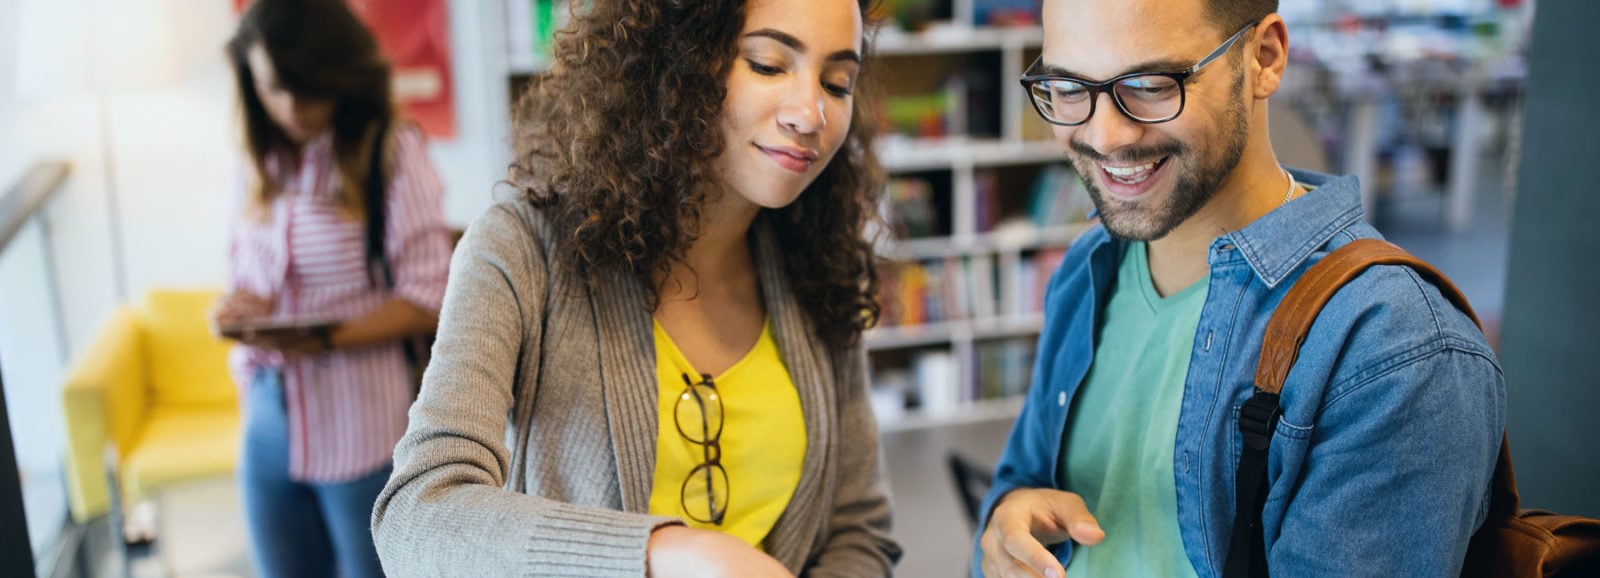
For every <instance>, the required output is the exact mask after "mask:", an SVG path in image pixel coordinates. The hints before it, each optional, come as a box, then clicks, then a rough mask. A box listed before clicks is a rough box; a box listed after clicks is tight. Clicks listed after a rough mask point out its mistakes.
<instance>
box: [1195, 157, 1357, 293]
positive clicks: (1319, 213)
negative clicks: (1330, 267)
mask: <svg viewBox="0 0 1600 578" xmlns="http://www.w3.org/2000/svg"><path fill="white" fill-rule="evenodd" d="M1289 172H1290V174H1292V175H1294V179H1295V181H1296V182H1298V183H1300V184H1302V185H1305V186H1307V187H1309V188H1311V189H1313V190H1312V191H1311V192H1309V193H1307V194H1306V195H1305V196H1302V197H1300V198H1298V199H1295V200H1294V201H1292V202H1289V203H1286V204H1284V205H1283V206H1281V207H1278V208H1277V209H1274V210H1273V211H1272V212H1270V213H1267V214H1266V215H1263V216H1262V217H1261V218H1259V219H1256V220H1255V222H1253V223H1250V224H1249V225H1248V226H1246V227H1245V228H1243V229H1240V230H1238V231H1233V232H1230V233H1226V234H1224V235H1222V236H1221V237H1218V238H1217V240H1216V241H1214V242H1213V243H1212V248H1213V249H1216V248H1217V247H1218V246H1219V245H1222V244H1230V243H1231V244H1233V245H1234V246H1236V247H1238V248H1239V254H1240V255H1242V256H1243V257H1244V259H1245V261H1246V262H1248V263H1249V264H1250V269H1251V270H1253V271H1254V272H1255V274H1256V276H1258V277H1260V278H1261V280H1262V281H1263V282H1265V283H1266V284H1267V287H1277V285H1278V283H1280V282H1282V281H1283V279H1284V278H1285V277H1288V276H1289V274H1290V273H1292V272H1294V271H1295V270H1296V269H1297V268H1299V266H1300V264H1301V263H1303V262H1305V260H1306V259H1308V258H1310V257H1311V255H1312V254H1313V253H1315V252H1316V251H1317V249H1320V248H1321V247H1322V246H1323V245H1326V244H1327V242H1328V240H1329V239H1332V238H1333V236H1334V235H1336V234H1338V233H1339V232H1340V231H1343V230H1345V229H1347V228H1349V227H1350V225H1352V224H1354V223H1356V222H1357V221H1360V220H1361V216H1362V212H1361V186H1360V182H1359V181H1357V180H1356V178H1355V177H1354V176H1350V175H1346V176H1339V177H1335V176H1330V175H1324V174H1319V173H1313V172H1309V171H1300V170H1295V169H1290V171H1289ZM1212 254H1213V255H1214V254H1216V251H1215V250H1213V251H1212Z"/></svg>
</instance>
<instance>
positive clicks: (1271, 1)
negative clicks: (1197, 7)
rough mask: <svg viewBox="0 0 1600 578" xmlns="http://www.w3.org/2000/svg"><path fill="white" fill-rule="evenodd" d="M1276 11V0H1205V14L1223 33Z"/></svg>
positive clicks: (1234, 30) (1225, 33)
mask: <svg viewBox="0 0 1600 578" xmlns="http://www.w3.org/2000/svg"><path fill="white" fill-rule="evenodd" d="M1277 11H1278V0H1206V16H1208V17H1210V19H1211V22H1212V23H1213V24H1216V25H1217V26H1218V27H1219V28H1221V29H1222V33H1223V34H1224V35H1227V34H1233V33H1234V32H1238V31H1239V29H1240V28H1244V25H1246V24H1249V23H1251V22H1255V21H1257V20H1260V19H1262V18H1266V17H1267V15H1268V14H1271V13H1273V12H1277Z"/></svg>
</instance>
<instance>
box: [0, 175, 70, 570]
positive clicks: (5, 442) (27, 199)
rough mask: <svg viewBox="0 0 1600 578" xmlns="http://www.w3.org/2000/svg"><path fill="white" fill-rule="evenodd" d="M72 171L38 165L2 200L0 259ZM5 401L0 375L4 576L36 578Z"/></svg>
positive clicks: (1, 566)
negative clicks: (4, 537) (14, 238)
mask: <svg viewBox="0 0 1600 578" xmlns="http://www.w3.org/2000/svg"><path fill="white" fill-rule="evenodd" d="M70 170H71V167H70V165H68V164H67V163H66V162H41V163H36V164H34V165H33V166H32V167H30V168H29V170H28V172H27V174H26V175H24V176H23V177H22V180H21V181H19V182H17V184H16V185H14V186H12V187H11V188H10V189H8V190H7V191H6V193H5V195H4V196H0V255H3V254H5V252H6V249H7V247H8V246H9V245H10V243H11V240H12V238H13V237H15V236H16V234H17V233H18V232H19V231H21V230H22V228H23V227H24V226H25V225H27V224H28V222H29V221H31V220H32V219H34V218H36V217H37V216H38V215H39V214H40V209H41V208H42V207H44V205H45V203H46V202H48V201H49V200H50V198H51V197H53V196H54V195H55V194H56V193H57V192H58V191H60V190H61V185H62V183H64V182H65V181H66V179H67V173H69V172H70ZM47 237H48V236H47ZM46 242H47V243H48V240H47V241H46ZM47 246H48V245H47ZM51 282H52V283H53V280H51ZM5 399H6V398H5V378H4V376H3V375H0V534H4V535H6V536H7V537H8V538H7V539H5V540H0V576H32V575H34V571H35V569H36V568H35V566H34V559H33V548H32V546H31V544H32V542H31V541H30V540H29V539H28V519H27V513H26V512H25V511H24V508H23V503H22V480H21V476H20V475H19V472H18V468H17V451H16V445H15V440H13V439H12V435H11V417H10V413H9V410H8V408H6V403H5Z"/></svg>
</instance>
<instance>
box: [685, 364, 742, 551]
mask: <svg viewBox="0 0 1600 578" xmlns="http://www.w3.org/2000/svg"><path fill="white" fill-rule="evenodd" d="M683 385H684V390H683V393H681V394H678V401H677V402H676V403H674V404H673V408H672V413H673V417H674V419H673V422H674V423H675V424H676V425H677V426H678V435H681V436H683V439H686V440H689V442H690V443H694V444H696V445H699V446H700V448H701V450H702V452H703V454H702V455H703V457H704V461H702V462H701V463H700V465H697V466H695V467H694V469H692V470H689V476H688V477H687V478H685V479H684V480H683V488H682V489H680V490H679V492H678V500H679V503H680V504H681V505H682V506H683V512H684V514H686V515H688V516H689V517H690V518H691V519H693V520H694V521H696V522H700V523H702V524H715V525H718V526H721V525H722V519H723V517H724V516H726V515H727V513H728V496H729V486H728V470H727V469H725V468H723V467H722V442H721V440H722V394H720V393H718V392H717V384H716V383H715V382H713V381H712V380H711V376H710V375H709V374H701V375H700V381H695V380H693V379H691V378H690V377H689V374H687V373H685V374H683Z"/></svg>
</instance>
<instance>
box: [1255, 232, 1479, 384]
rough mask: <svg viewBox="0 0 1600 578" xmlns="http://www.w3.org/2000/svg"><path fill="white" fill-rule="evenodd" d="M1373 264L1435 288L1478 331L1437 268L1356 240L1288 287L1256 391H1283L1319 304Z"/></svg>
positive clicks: (1381, 244)
mask: <svg viewBox="0 0 1600 578" xmlns="http://www.w3.org/2000/svg"><path fill="white" fill-rule="evenodd" d="M1373 265H1404V266H1406V267H1410V268H1411V270H1413V271H1416V272H1417V274H1419V275H1422V277H1423V279H1425V280H1426V281H1428V283H1430V284H1432V285H1433V286H1434V287H1438V288H1439V292H1440V293H1443V294H1444V296H1445V298H1446V299H1449V300H1450V302H1451V303H1454V304H1455V306H1456V307H1458V308H1460V309H1461V310H1462V311H1464V312H1466V314H1467V316H1468V317H1471V318H1472V322H1473V323H1478V326H1479V327H1480V328H1481V327H1482V326H1483V324H1482V323H1479V322H1478V316H1477V314H1475V313H1473V312H1472V306H1471V305H1469V304H1467V298H1466V297H1465V296H1463V295H1462V294H1461V291H1460V290H1459V289H1456V286H1455V284H1454V283H1451V282H1450V279H1448V278H1446V277H1445V276H1444V274H1442V273H1440V272H1439V270H1438V269H1434V268H1433V266H1432V265H1429V264H1428V263H1427V262H1426V261H1423V260H1422V259H1418V258H1417V257H1416V256H1414V255H1412V254H1411V253H1408V252H1406V250H1405V249H1401V248H1400V247H1397V246H1395V245H1394V244H1393V243H1390V242H1388V241H1383V240H1379V239H1357V240H1355V241H1351V242H1350V244H1348V245H1345V246H1343V247H1340V248H1338V249H1337V250H1335V251H1334V252H1332V253H1329V254H1328V256H1326V257H1323V258H1322V260H1321V261H1318V262H1317V264H1315V265H1312V266H1311V269H1310V270H1309V271H1306V274H1305V275H1304V276H1301V277H1300V280H1299V281H1296V282H1295V284H1294V286H1293V287H1290V288H1289V294H1288V295H1285V296H1284V298H1283V303H1281V304H1279V305H1278V310H1277V311H1276V312H1274V313H1273V314H1272V319H1271V320H1270V321H1268V322H1267V333H1266V336H1265V337H1264V338H1263V339H1262V342H1261V362H1260V364H1259V365H1257V366H1256V388H1258V389H1260V390H1262V391H1265V392H1268V393H1278V392H1279V391H1281V390H1282V389H1283V381H1284V379H1286V378H1288V377H1289V369H1290V368H1291V367H1294V362H1295V360H1296V359H1298V358H1299V357H1300V345H1301V344H1303V343H1305V341H1306V334H1307V333H1310V331H1311V323H1312V322H1314V321H1316V320H1317V314H1318V313H1321V312H1322V306H1323V305H1326V304H1327V303H1328V300H1329V299H1331V298H1333V294H1334V293H1337V292H1338V291H1339V288H1341V287H1343V286H1344V284H1345V283H1348V282H1349V281H1350V280H1351V279H1354V278H1355V277H1356V276H1357V275H1360V274H1361V273H1362V272H1363V271H1366V270H1367V268H1368V267H1371V266H1373Z"/></svg>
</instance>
